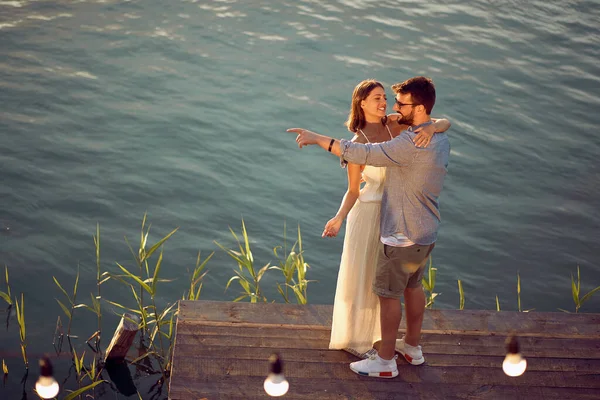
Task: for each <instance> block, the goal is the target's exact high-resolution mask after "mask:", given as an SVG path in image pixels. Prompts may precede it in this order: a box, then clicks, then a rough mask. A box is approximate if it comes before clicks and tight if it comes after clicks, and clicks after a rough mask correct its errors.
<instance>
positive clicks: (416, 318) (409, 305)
mask: <svg viewBox="0 0 600 400" xmlns="http://www.w3.org/2000/svg"><path fill="white" fill-rule="evenodd" d="M404 307H405V308H406V335H404V342H405V343H407V344H409V345H411V346H418V345H419V341H420V340H421V326H422V325H423V315H424V314H425V292H424V291H423V286H418V287H416V288H406V289H404ZM382 310H383V308H382ZM382 328H383V324H382ZM382 335H383V331H382Z"/></svg>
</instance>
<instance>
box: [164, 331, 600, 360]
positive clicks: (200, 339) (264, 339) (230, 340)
mask: <svg viewBox="0 0 600 400" xmlns="http://www.w3.org/2000/svg"><path fill="white" fill-rule="evenodd" d="M303 332H304V331H302V332H298V331H290V330H285V331H280V335H277V336H275V335H273V336H258V335H256V336H254V335H247V336H246V335H243V334H240V333H239V332H238V334H235V330H233V329H232V330H231V331H230V333H231V334H229V335H228V334H225V333H223V334H216V335H207V334H205V335H202V334H180V335H178V336H177V341H176V344H175V346H176V351H177V352H179V351H181V352H183V353H189V352H190V351H194V349H195V348H198V349H200V348H203V347H209V346H210V347H226V348H227V347H248V348H257V347H261V348H279V349H303V350H311V349H312V350H327V349H328V346H329V337H328V336H327V337H323V338H315V339H313V338H311V337H307V338H305V337H303V336H302V333H303ZM429 338H430V336H427V337H425V338H423V340H422V341H421V345H422V346H423V351H424V353H425V355H428V354H448V355H478V356H498V357H504V355H505V354H506V348H505V346H504V340H501V341H500V342H499V343H497V344H496V345H492V344H490V343H486V342H485V341H483V342H480V343H477V344H469V341H468V340H465V339H464V338H463V339H462V340H461V341H460V343H461V344H460V345H457V344H448V343H436V342H429V341H428V339H429ZM553 344H554V343H553ZM521 351H522V352H523V355H524V356H526V357H527V358H540V357H553V358H585V359H595V360H597V359H600V349H598V348H597V347H590V348H589V349H585V348H582V347H576V346H573V347H572V348H571V347H569V346H568V345H567V344H563V345H562V346H557V347H549V348H546V347H539V346H532V347H530V346H527V345H525V344H522V345H521Z"/></svg>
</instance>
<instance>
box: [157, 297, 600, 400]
mask: <svg viewBox="0 0 600 400" xmlns="http://www.w3.org/2000/svg"><path fill="white" fill-rule="evenodd" d="M331 314H332V306H331V305H307V306H298V305H288V304H248V303H232V302H214V301H196V302H191V301H182V302H180V305H179V315H178V320H177V333H176V340H175V348H174V356H173V357H174V358H173V369H172V375H171V381H170V390H169V398H170V399H172V400H179V399H186V400H187V399H208V400H213V399H267V398H269V397H268V396H267V395H266V394H265V393H264V391H263V387H262V386H263V381H264V379H265V377H266V375H267V373H268V362H267V359H268V357H269V355H270V354H271V353H272V352H275V351H276V352H279V353H280V355H281V357H282V360H283V362H284V373H285V375H286V377H287V378H288V380H289V382H290V391H289V392H288V394H287V395H286V396H284V398H285V399H310V400H321V399H324V400H327V399H336V400H342V399H357V400H358V399H360V400H363V399H365V400H367V399H399V398H402V399H428V400H429V399H502V400H504V399H513V398H516V399H525V398H526V399H528V400H533V399H599V398H600V314H566V313H533V312H531V313H517V312H495V311H467V310H463V311H458V310H427V312H426V314H425V320H424V323H423V338H422V343H421V344H422V345H423V351H424V354H425V359H426V363H425V365H422V366H418V367H416V366H412V365H409V364H408V363H406V362H405V361H404V360H403V359H401V358H400V359H399V360H398V369H399V372H400V375H399V376H398V377H397V378H394V379H376V378H368V377H362V376H358V375H356V374H354V373H353V372H352V371H351V370H350V369H349V368H348V363H350V362H352V361H355V360H357V358H356V357H354V356H352V355H350V354H348V353H346V352H343V351H338V350H328V348H327V347H328V344H329V334H330V326H331ZM402 330H403V326H402V327H401V330H400V332H399V334H398V336H399V337H401V335H402ZM513 333H514V334H517V335H518V336H519V338H520V344H521V351H522V352H523V354H524V355H525V357H526V358H527V363H528V367H527V371H526V372H525V374H524V375H523V376H521V377H518V378H510V377H508V376H506V375H504V373H503V372H502V368H501V364H502V360H503V358H504V355H505V347H504V341H505V339H506V337H507V336H508V335H510V334H513Z"/></svg>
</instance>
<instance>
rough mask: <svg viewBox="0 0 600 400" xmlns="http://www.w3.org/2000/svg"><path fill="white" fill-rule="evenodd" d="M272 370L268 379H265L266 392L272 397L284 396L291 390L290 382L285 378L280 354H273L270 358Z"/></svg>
mask: <svg viewBox="0 0 600 400" xmlns="http://www.w3.org/2000/svg"><path fill="white" fill-rule="evenodd" d="M269 364H270V370H269V375H268V376H267V379H265V384H264V388H265V392H267V394H268V395H269V396H271V397H279V396H283V395H284V394H286V393H287V391H288V389H289V388H290V384H289V382H288V381H287V380H286V379H285V376H283V373H282V370H283V367H282V362H281V359H280V358H279V355H278V354H271V356H270V357H269Z"/></svg>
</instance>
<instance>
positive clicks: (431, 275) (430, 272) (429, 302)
mask: <svg viewBox="0 0 600 400" xmlns="http://www.w3.org/2000/svg"><path fill="white" fill-rule="evenodd" d="M436 275H437V268H434V267H433V261H432V258H431V256H429V266H428V267H427V276H424V277H423V279H422V280H421V283H422V284H423V289H425V291H426V292H427V293H426V294H425V295H426V299H425V307H426V308H430V309H431V308H433V304H434V303H435V298H436V297H437V296H438V295H439V294H440V293H434V290H435V277H436Z"/></svg>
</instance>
